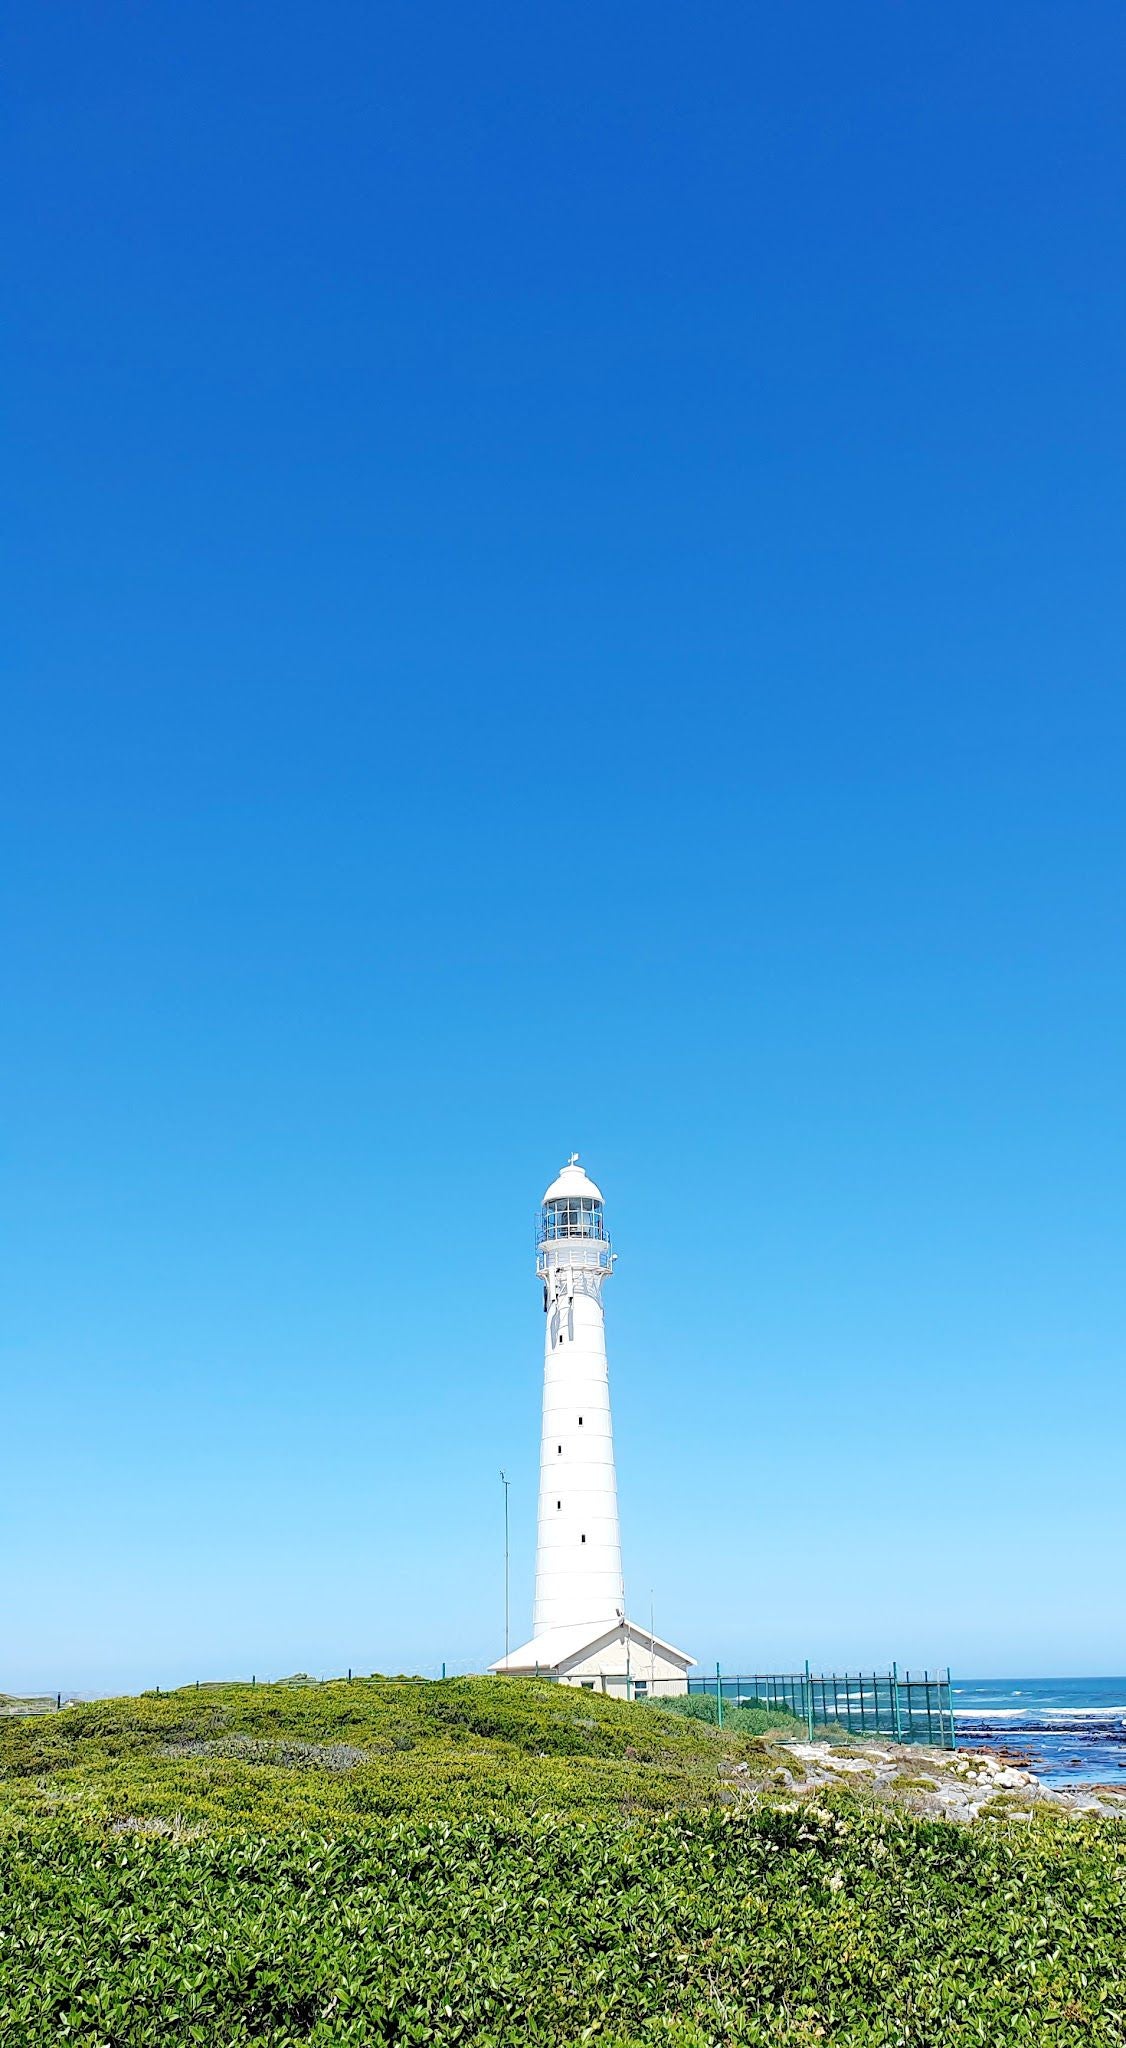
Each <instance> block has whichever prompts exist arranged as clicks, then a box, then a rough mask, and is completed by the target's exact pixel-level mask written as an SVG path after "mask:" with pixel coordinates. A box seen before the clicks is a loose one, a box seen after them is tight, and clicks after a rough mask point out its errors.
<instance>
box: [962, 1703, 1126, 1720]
mask: <svg viewBox="0 0 1126 2048" xmlns="http://www.w3.org/2000/svg"><path fill="white" fill-rule="evenodd" d="M1029 1716H1032V1717H1033V1718H1034V1719H1035V1720H1037V1721H1126V1704H1123V1705H1122V1706H1120V1707H1034V1706H1027V1707H955V1709H954V1719H955V1720H956V1721H1027V1720H1028V1718H1029Z"/></svg>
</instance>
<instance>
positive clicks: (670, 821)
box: [0, 0, 1126, 1689]
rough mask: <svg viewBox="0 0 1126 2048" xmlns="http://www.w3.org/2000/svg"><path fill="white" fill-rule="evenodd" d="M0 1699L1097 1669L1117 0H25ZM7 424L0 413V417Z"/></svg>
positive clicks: (1114, 1238)
mask: <svg viewBox="0 0 1126 2048" xmlns="http://www.w3.org/2000/svg"><path fill="white" fill-rule="evenodd" d="M9 22H10V26H9V38H8V41H9V49H8V71H9V80H10V90H11V89H13V88H14V100H15V120H14V124H13V126H12V128H11V130H10V133H9V136H8V141H7V144H6V153H7V165H6V170H5V186H6V189H7V191H8V194H9V201H10V200H11V197H12V194H13V191H14V192H15V194H16V198H17V204H16V207H15V211H14V225H13V226H12V228H11V231H10V233H9V237H8V246H7V256H6V271H7V276H8V283H9V292H10V296H12V294H13V291H14V318H12V319H10V321H9V326H8V339H7V343H6V348H5V361H4V376H5V382H6V383H7V385H8V388H9V392H10V393H12V394H13V395H14V403H13V404H12V406H11V432H10V437H9V438H10V455H9V464H8V469H9V484H10V491H9V508H10V514H9V524H10V529H11V540H12V546H11V548H10V550H9V565H8V570H7V572H6V579H5V580H6V586H7V587H6V590H5V592H4V600H5V601H4V611H5V615H6V617H7V620H8V627H7V655H6V662H7V668H8V675H9V686H8V690H7V693H6V709H5V714H4V749H3V752H4V765H3V770H2V774H3V784H4V840H3V846H2V848H0V853H2V865H3V883H2V886H3V897H4V903H3V918H4V936H3V945H2V962H3V976H4V982H5V1000H4V1006H3V1047H2V1054H3V1076H4V1082H3V1085H4V1092H5V1097H6V1103H5V1108H4V1117H3V1147H2V1174H3V1215H2V1217H0V1233H2V1242H3V1265H4V1271H3V1275H2V1279H0V1288H2V1301H3V1313H2V1324H3V1339H2V1341H3V1350H2V1356H0V1366H2V1371H3V1385H4V1399H3V1428H2V1437H0V1460H2V1465H0V1549H2V1551H3V1556H4V1558H5V1561H6V1562H5V1569H4V1573H3V1582H4V1583H3V1601H2V1609H0V1689H3V1687H4V1686H5V1685H10V1686H17V1687H18V1686H21V1685H51V1686H54V1685H56V1684H58V1685H61V1686H64V1687H65V1686H72V1685H74V1686H82V1687H86V1688H90V1689H94V1688H110V1687H115V1686H119V1687H124V1686H133V1685H139V1684H147V1683H151V1682H152V1681H154V1680H158V1681H160V1682H161V1683H167V1682H171V1681H174V1680H179V1679H184V1678H192V1677H195V1676H197V1675H203V1676H218V1675H225V1674H231V1673H246V1674H249V1673H250V1672H251V1671H256V1672H257V1673H258V1674H267V1673H278V1672H283V1671H287V1670H292V1669H294V1668H297V1667H303V1668H306V1669H310V1670H313V1671H332V1670H340V1669H342V1668H343V1667H344V1666H345V1665H347V1664H349V1663H350V1664H352V1665H354V1666H356V1667H357V1668H362V1669H365V1670H370V1669H374V1668H382V1669H389V1670H396V1669H402V1668H406V1669H423V1670H435V1669H437V1667H438V1665H439V1664H440V1661H441V1660H442V1658H446V1659H447V1660H448V1661H449V1663H450V1665H451V1668H453V1667H455V1666H466V1665H471V1666H480V1665H481V1664H482V1663H484V1662H485V1661H487V1660H488V1659H489V1658H490V1657H491V1656H494V1655H496V1654H497V1653H498V1651H499V1650H500V1648H501V1628H502V1601H501V1560H500V1532H501V1513H500V1511H501V1496H500V1484H499V1480H498V1477H497V1472H498V1468H499V1467H500V1466H501V1465H502V1464H503V1465H504V1466H506V1467H507V1469H508V1470H509V1472H510V1473H511V1475H512V1481H513V1486H512V1511H513V1543H514V1559H513V1613H514V1629H519V1628H522V1627H523V1625H524V1624H525V1623H526V1622H527V1620H528V1616H529V1611H530V1601H531V1566H532V1547H533V1538H534V1508H535V1478H536V1458H537V1444H538V1403H539V1391H540V1389H539V1381H540V1365H541V1358H540V1346H541V1342H542V1321H541V1315H540V1304H539V1297H538V1291H537V1287H536V1282H535V1278H534V1274H533V1270H532V1246H531V1235H532V1233H531V1222H532V1212H533V1209H534V1206H535V1204H536V1202H537V1200H538V1197H539V1194H540V1192H541V1190H542V1187H543V1185H544V1183H545V1182H546V1181H547V1180H548V1179H549V1178H550V1177H551V1176H552V1175H553V1174H554V1172H555V1170H556V1169H557V1168H558V1166H559V1165H560V1163H561V1162H562V1160H563V1159H564V1157H565V1156H566V1154H567V1153H568V1152H569V1151H571V1150H572V1149H576V1148H577V1149H579V1150H580V1151H581V1153H582V1156H583V1159H584V1162H585V1163H586V1164H588V1166H589V1168H590V1170H591V1171H592V1172H593V1173H594V1175H595V1176H596V1177H597V1178H598V1179H599V1180H600V1181H601V1182H602V1183H603V1185H604V1187H605V1189H606V1193H607V1200H608V1208H609V1213H610V1218H611V1222H612V1225H613V1228H614V1232H615V1237H616V1241H617V1244H618V1248H619V1251H620V1264H619V1268H618V1272H617V1275H616V1277H615V1279H614V1282H613V1287H612V1290H611V1293H610V1296H609V1328H610V1340H611V1363H612V1375H613V1391H614V1401H615V1411H616V1423H617V1434H618V1446H619V1467H620V1483H621V1493H622V1505H623V1516H624V1541H625V1550H626V1572H627V1587H628V1592H629V1597H630V1600H631V1604H632V1605H633V1606H634V1608H635V1609H636V1610H637V1611H638V1612H639V1613H640V1614H641V1615H642V1616H643V1617H645V1618H647V1617H648V1613H649V1603H650V1589H651V1588H652V1589H653V1599H654V1603H655V1614H656V1620H657V1625H658V1628H659V1629H662V1630H663V1631H664V1632H666V1633H667V1634H669V1635H671V1636H672V1637H673V1638H674V1639H676V1640H680V1641H683V1642H684V1643H685V1644H686V1646H687V1647H688V1648H690V1649H694V1650H695V1651H697V1653H698V1654H699V1655H700V1656H701V1657H702V1658H704V1659H710V1660H714V1659H715V1658H717V1657H719V1658H721V1659H722V1660H723V1661H724V1664H725V1666H726V1667H731V1666H741V1667H743V1668H746V1667H747V1666H748V1665H750V1664H751V1663H752V1662H757V1663H758V1664H759V1665H760V1666H767V1667H778V1666H782V1667H790V1666H792V1665H793V1664H794V1661H795V1660H799V1661H800V1659H801V1658H803V1657H804V1656H806V1655H809V1656H810V1657H812V1658H814V1659H815V1660H818V1661H820V1660H826V1661H830V1662H831V1661H835V1662H836V1663H837V1664H838V1666H840V1665H843V1663H844V1662H845V1661H846V1660H847V1661H848V1662H849V1663H850V1664H853V1665H855V1663H856V1662H857V1661H858V1660H863V1661H864V1662H865V1663H867V1664H871V1663H872V1662H877V1663H879V1664H885V1663H886V1662H887V1661H889V1660H890V1659H891V1658H892V1657H898V1659H899V1660H900V1663H901V1664H903V1663H908V1662H910V1663H914V1662H918V1663H920V1664H921V1663H924V1662H931V1661H934V1662H938V1661H942V1662H945V1661H947V1660H949V1661H950V1662H951V1664H952V1665H953V1666H954V1668H955V1669H956V1670H957V1671H959V1672H961V1673H963V1674H966V1675H971V1674H974V1673H981V1674H984V1673H994V1672H1006V1671H1007V1672H1017V1671H1024V1672H1040V1671H1060V1672H1063V1671H1072V1672H1085V1671H1099V1670H1101V1671H1110V1672H1114V1671H1121V1670H1122V1669H1123V1668H1124V1666H1126V1642H1124V1639H1123V1638H1124V1630H1123V1621H1122V1600H1121V1586H1122V1571H1123V1558H1124V1551H1126V1487H1124V1486H1123V1446H1124V1440H1126V1432H1124V1424H1126V1392H1124V1380H1126V1374H1124V1351H1126V1260H1124V1258H1123V1242H1124V1238H1126V1165H1124V1161H1126V1144H1124V1140H1126V1107H1124V1083H1126V1001H1124V998H1126V970H1124V951H1123V937H1124V933H1123V923H1124V918H1123V904H1124V900H1126V897H1124V880H1126V859H1124V855H1126V805H1124V801H1123V798H1124V779H1126V778H1124V768H1123V762H1124V751H1123V743H1124V740H1126V694H1124V686H1123V677H1124V673H1126V617H1124V605H1123V590H1122V565H1123V557H1124V542H1126V486H1124V478H1126V352H1124V349H1123V335H1124V333H1126V267H1124V255H1123V252H1124V247H1126V132H1124V129H1123V124H1122V120H1121V81H1122V76H1123V67H1124V64H1126V17H1124V16H1123V12H1122V9H1121V6H1120V5H1119V4H1118V0H1090V4H1088V5H1085V6H1083V7H1081V8H1075V7H1065V6H1063V5H1061V4H1058V0H1053V4H1051V5H1045V4H1041V0H1007V4H1004V0H1003V4H1001V5H999V6H997V7H994V8H990V9H987V10H985V11H984V13H983V10H982V9H981V7H980V6H977V5H970V4H969V0H954V4H951V0H943V4H941V5H938V4H928V5H915V4H912V5H906V4H892V0H859V4H857V5H853V6H848V7H844V6H841V5H840V4H839V0H808V4H803V5H794V4H781V0H774V4H766V5H758V4H755V5H746V4H743V0H740V4H719V5H716V6H712V7H708V8H706V9H703V10H694V11H690V12H686V10H685V9H684V7H683V6H679V5H677V6H672V5H666V4H657V5H654V4H653V0H646V4H645V5H644V6H642V5H633V4H629V5H616V4H615V5H611V6H609V7H607V6H606V5H604V4H603V5H599V6H592V5H586V4H579V5H576V6H569V7H566V8H556V9H550V8H543V7H529V6H527V5H515V4H511V5H488V4H485V5H481V6H476V7H471V8H467V7H465V6H464V5H458V6H453V5H418V4H409V5H408V4H400V0H394V4H383V0H381V4H378V5H374V6H373V5H371V4H368V0H364V4H356V5H341V4H328V5H325V6H321V7H318V8H316V9H314V8H312V7H298V6H293V5H284V4H281V5H279V4H278V0H272V4H271V5H270V6H268V7H267V6H264V5H253V4H251V5H246V6H240V7H237V8H234V9H232V8H230V7H219V6H217V5H214V4H209V0H192V4H191V5H187V4H178V5H177V4H172V5H168V6H162V7H160V8H148V9H144V8H137V7H132V6H124V5H118V4H107V5H102V6H97V7H93V8H89V9H75V8H64V9H61V10H59V9H50V8H42V7H35V6H31V5H23V6H18V7H17V8H16V9H15V10H14V13H13V15H12V16H10V17H9ZM13 457H14V459H13Z"/></svg>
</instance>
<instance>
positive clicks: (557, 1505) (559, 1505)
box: [555, 1500, 563, 1508]
mask: <svg viewBox="0 0 1126 2048" xmlns="http://www.w3.org/2000/svg"><path fill="white" fill-rule="evenodd" d="M555 1505H556V1507H557V1508H561V1507H562V1505H563V1503H562V1501H561V1500H557V1501H556V1503H555Z"/></svg>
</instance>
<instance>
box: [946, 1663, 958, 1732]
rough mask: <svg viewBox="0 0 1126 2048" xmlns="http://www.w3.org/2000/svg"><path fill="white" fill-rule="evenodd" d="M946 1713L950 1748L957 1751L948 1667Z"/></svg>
mask: <svg viewBox="0 0 1126 2048" xmlns="http://www.w3.org/2000/svg"><path fill="white" fill-rule="evenodd" d="M946 1711H947V1713H948V1714H949V1716H950V1747H951V1749H957V1747H958V1732H957V1729H956V1728H955V1726H954V1694H953V1692H952V1690H951V1686H950V1666H949V1664H948V1665H947V1666H946Z"/></svg>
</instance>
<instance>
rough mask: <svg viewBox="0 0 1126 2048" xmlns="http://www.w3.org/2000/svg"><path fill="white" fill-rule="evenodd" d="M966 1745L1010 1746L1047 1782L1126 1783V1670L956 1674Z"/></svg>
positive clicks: (958, 1718)
mask: <svg viewBox="0 0 1126 2048" xmlns="http://www.w3.org/2000/svg"><path fill="white" fill-rule="evenodd" d="M951 1690H952V1692H953V1695H954V1720H955V1726H956V1727H957V1731H958V1742H959V1745H960V1746H962V1747H964V1748H966V1749H989V1750H1003V1751H1004V1752H1005V1753H1006V1754H1007V1755H1008V1756H1010V1757H1013V1758H1014V1759H1018V1760H1021V1761H1025V1762H1027V1764H1028V1767H1029V1768H1030V1769H1031V1770H1034V1771H1035V1772H1036V1774H1037V1776H1038V1777H1040V1778H1042V1779H1043V1781H1044V1783H1045V1784H1046V1785H1060V1786H1062V1785H1114V1784H1119V1785H1124V1786H1126V1678H973V1679H969V1678H966V1679H955V1680H954V1682H953V1685H952V1688H951Z"/></svg>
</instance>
